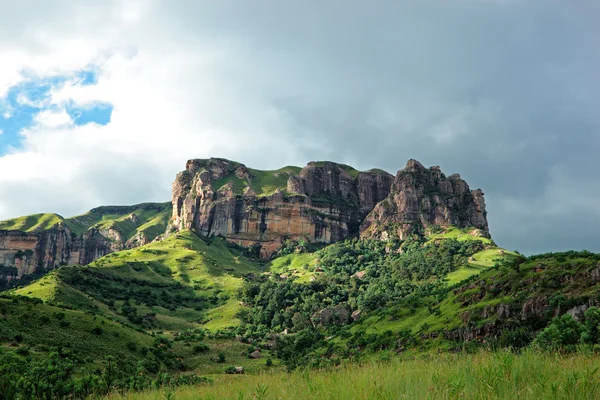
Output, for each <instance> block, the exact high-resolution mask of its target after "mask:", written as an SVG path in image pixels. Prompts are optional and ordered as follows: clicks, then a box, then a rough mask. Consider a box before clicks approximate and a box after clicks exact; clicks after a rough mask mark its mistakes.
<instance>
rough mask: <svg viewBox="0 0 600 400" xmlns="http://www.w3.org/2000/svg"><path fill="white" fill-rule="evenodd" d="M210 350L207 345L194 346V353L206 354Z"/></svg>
mask: <svg viewBox="0 0 600 400" xmlns="http://www.w3.org/2000/svg"><path fill="white" fill-rule="evenodd" d="M209 349H210V348H209V347H208V345H207V344H206V343H198V344H197V345H195V346H194V353H196V354H198V353H206V352H207V351H208V350H209Z"/></svg>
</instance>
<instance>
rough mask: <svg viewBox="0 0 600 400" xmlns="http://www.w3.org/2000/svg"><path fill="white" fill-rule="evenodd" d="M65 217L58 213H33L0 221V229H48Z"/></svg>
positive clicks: (31, 230)
mask: <svg viewBox="0 0 600 400" xmlns="http://www.w3.org/2000/svg"><path fill="white" fill-rule="evenodd" d="M64 221H65V219H64V218H63V217H61V216H60V215H58V214H34V215H27V216H24V217H18V218H13V219H9V220H6V221H0V230H7V231H22V232H35V231H43V230H45V229H50V228H52V227H53V226H54V225H56V224H58V223H59V222H64Z"/></svg>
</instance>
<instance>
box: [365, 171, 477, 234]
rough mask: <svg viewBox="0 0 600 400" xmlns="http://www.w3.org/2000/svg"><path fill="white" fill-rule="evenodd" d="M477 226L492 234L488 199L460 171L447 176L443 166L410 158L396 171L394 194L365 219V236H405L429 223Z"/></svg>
mask: <svg viewBox="0 0 600 400" xmlns="http://www.w3.org/2000/svg"><path fill="white" fill-rule="evenodd" d="M434 225H438V226H448V225H453V226H458V227H474V228H477V229H479V230H480V231H481V232H482V234H483V235H485V236H489V231H488V223H487V212H486V210H485V200H484V198H483V192H482V191H481V190H480V189H477V190H471V189H469V185H467V182H465V181H464V180H463V179H461V177H460V175H458V174H453V175H450V177H446V176H445V175H444V174H443V173H442V171H441V170H440V168H439V167H431V168H425V167H424V166H423V165H421V163H419V162H418V161H416V160H409V161H408V163H407V164H406V167H405V168H404V169H402V170H400V171H398V174H397V175H396V178H395V179H394V183H393V185H392V189H391V193H390V195H389V196H388V197H387V198H386V199H385V200H383V201H381V202H380V203H378V204H377V205H376V206H375V207H374V209H373V211H371V212H370V213H369V215H368V216H367V217H366V218H365V220H364V221H363V222H362V224H361V227H360V230H361V237H366V238H380V239H388V238H390V237H399V238H400V239H402V237H403V236H404V235H405V234H406V233H408V232H412V231H421V232H422V231H423V229H426V228H428V227H431V226H434Z"/></svg>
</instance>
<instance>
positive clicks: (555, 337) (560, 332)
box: [532, 314, 583, 350]
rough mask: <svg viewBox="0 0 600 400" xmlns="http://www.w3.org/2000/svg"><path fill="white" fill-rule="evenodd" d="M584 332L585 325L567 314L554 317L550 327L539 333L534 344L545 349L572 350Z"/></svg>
mask: <svg viewBox="0 0 600 400" xmlns="http://www.w3.org/2000/svg"><path fill="white" fill-rule="evenodd" d="M582 333H583V325H581V324H580V323H579V322H577V321H575V320H574V319H573V317H571V316H570V315H569V314H565V315H563V316H562V317H556V318H554V319H553V320H552V322H551V323H550V325H548V327H546V328H545V329H544V330H543V331H541V332H540V333H538V335H537V336H536V337H535V339H534V341H533V343H532V345H533V346H534V347H537V348H540V349H543V350H558V349H560V348H565V349H566V350H572V349H573V348H574V346H575V345H576V344H577V343H579V340H580V338H581V334H582Z"/></svg>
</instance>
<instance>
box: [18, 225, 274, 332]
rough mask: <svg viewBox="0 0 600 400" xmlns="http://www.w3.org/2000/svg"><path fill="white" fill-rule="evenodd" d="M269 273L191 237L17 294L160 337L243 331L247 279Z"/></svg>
mask: <svg viewBox="0 0 600 400" xmlns="http://www.w3.org/2000/svg"><path fill="white" fill-rule="evenodd" d="M261 271H262V269H261V266H260V265H259V264H258V263H256V262H255V261H252V260H250V259H249V258H247V257H246V256H244V255H243V254H242V253H241V251H240V250H237V249H235V248H232V247H228V246H227V244H226V242H224V241H223V240H222V239H220V238H211V239H210V240H209V241H204V240H202V239H201V238H199V237H198V236H197V235H196V234H194V233H192V232H191V231H184V232H180V233H177V234H175V235H173V236H170V237H169V238H167V239H166V240H164V241H161V242H157V243H151V244H149V245H146V246H143V247H139V248H135V249H132V250H126V251H122V252H118V253H112V254H109V255H107V256H105V257H103V258H100V259H99V260H96V261H95V262H93V263H91V264H90V265H88V266H84V267H65V268H61V269H59V270H57V271H53V272H52V273H50V274H49V275H47V276H45V277H44V278H42V279H40V280H39V281H37V282H34V283H33V284H31V285H29V286H27V287H25V288H21V289H18V290H17V291H16V293H17V294H20V295H25V296H31V297H36V298H40V299H42V300H44V301H51V302H53V303H56V304H62V305H65V306H69V307H74V308H77V309H82V310H87V311H94V312H102V313H105V314H107V315H111V316H112V317H114V318H115V319H117V320H120V321H122V322H129V323H134V324H136V325H138V326H140V327H145V328H150V329H155V330H157V329H161V330H169V331H177V330H185V329H194V328H199V327H202V328H205V329H210V330H217V329H224V328H229V327H235V326H237V325H239V320H238V319H237V318H236V314H237V312H238V311H239V310H240V308H241V305H240V304H239V300H237V299H236V294H237V291H238V290H239V289H240V288H241V286H242V277H243V276H244V275H246V274H250V273H260V272H261ZM126 302H127V303H129V305H127V306H125V303H126ZM124 307H125V311H124ZM150 315H151V316H150ZM144 316H145V317H144Z"/></svg>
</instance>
